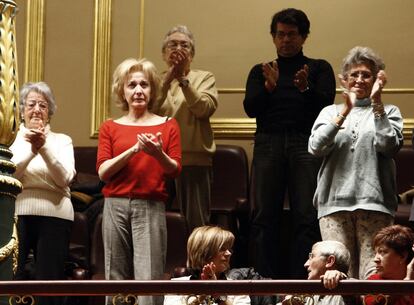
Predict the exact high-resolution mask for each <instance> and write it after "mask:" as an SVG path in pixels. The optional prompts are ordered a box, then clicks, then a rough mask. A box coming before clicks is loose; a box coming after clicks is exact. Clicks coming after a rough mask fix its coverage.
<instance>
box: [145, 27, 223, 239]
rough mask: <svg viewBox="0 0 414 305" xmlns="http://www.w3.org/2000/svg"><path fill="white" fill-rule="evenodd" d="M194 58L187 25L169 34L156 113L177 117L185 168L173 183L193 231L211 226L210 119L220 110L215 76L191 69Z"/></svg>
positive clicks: (164, 51)
mask: <svg viewBox="0 0 414 305" xmlns="http://www.w3.org/2000/svg"><path fill="white" fill-rule="evenodd" d="M194 54H195V45H194V37H193V34H192V33H191V32H190V30H189V29H188V28H187V27H186V26H184V25H178V26H175V27H173V28H172V29H171V30H170V31H168V33H167V34H166V36H165V39H164V42H163V45H162V55H163V58H164V61H165V62H166V63H167V65H168V70H167V71H166V72H165V73H164V74H163V84H162V92H161V93H162V94H161V97H160V99H159V102H158V103H156V105H154V107H153V109H152V110H153V112H154V113H157V114H159V115H162V116H169V117H174V118H175V119H176V120H177V122H178V124H179V125H180V129H181V145H182V164H183V167H182V172H181V174H180V176H179V177H178V178H177V179H176V180H175V183H176V185H175V192H176V197H177V202H178V204H179V207H180V209H181V212H182V213H183V215H184V216H185V218H186V220H187V224H188V228H189V230H190V232H191V231H192V230H193V229H194V228H195V227H199V226H203V225H206V224H209V222H210V196H211V194H210V185H211V171H212V157H213V154H214V152H215V150H216V145H215V143H214V138H213V131H212V129H211V125H210V117H211V116H212V115H213V113H214V112H215V111H216V109H217V105H218V94H217V89H216V80H215V78H214V76H213V74H212V73H210V72H208V71H202V70H196V69H191V62H192V60H193V58H194ZM172 190H174V189H173V188H172Z"/></svg>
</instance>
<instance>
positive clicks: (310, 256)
mask: <svg viewBox="0 0 414 305" xmlns="http://www.w3.org/2000/svg"><path fill="white" fill-rule="evenodd" d="M318 256H323V257H326V256H328V255H326V254H319V255H316V254H313V253H312V252H309V255H308V257H309V259H312V258H315V257H318Z"/></svg>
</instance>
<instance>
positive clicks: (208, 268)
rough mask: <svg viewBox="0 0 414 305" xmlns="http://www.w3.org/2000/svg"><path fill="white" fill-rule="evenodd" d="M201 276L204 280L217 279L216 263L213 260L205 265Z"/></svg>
mask: <svg viewBox="0 0 414 305" xmlns="http://www.w3.org/2000/svg"><path fill="white" fill-rule="evenodd" d="M200 278H201V279H202V280H217V276H216V265H215V264H214V263H213V262H211V263H209V264H207V265H204V267H203V270H201V275H200Z"/></svg>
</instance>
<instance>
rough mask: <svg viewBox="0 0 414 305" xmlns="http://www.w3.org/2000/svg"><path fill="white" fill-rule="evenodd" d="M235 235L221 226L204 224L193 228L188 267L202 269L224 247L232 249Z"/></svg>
mask: <svg viewBox="0 0 414 305" xmlns="http://www.w3.org/2000/svg"><path fill="white" fill-rule="evenodd" d="M233 244H234V235H233V233H231V232H230V231H227V230H224V229H222V228H220V227H213V226H203V227H198V228H195V229H194V230H193V232H192V233H191V235H190V237H189V238H188V243H187V267H189V268H192V269H196V270H201V269H203V267H204V265H206V264H208V263H210V261H211V259H212V258H213V257H214V256H215V255H216V254H217V253H218V252H219V251H220V250H223V249H226V250H227V249H229V250H230V249H231V248H232V247H233Z"/></svg>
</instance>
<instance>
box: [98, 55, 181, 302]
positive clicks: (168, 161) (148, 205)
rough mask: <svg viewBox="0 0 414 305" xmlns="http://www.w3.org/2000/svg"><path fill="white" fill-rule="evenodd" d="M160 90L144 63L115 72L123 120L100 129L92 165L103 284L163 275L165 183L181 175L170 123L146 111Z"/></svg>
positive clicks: (142, 299) (177, 136) (153, 73)
mask: <svg viewBox="0 0 414 305" xmlns="http://www.w3.org/2000/svg"><path fill="white" fill-rule="evenodd" d="M159 88H160V85H159V77H158V74H157V71H156V68H155V66H154V65H153V64H152V63H151V62H150V61H148V60H146V59H141V60H136V59H133V58H130V59H126V60H125V61H123V62H122V63H121V64H120V65H119V66H118V67H117V68H116V69H115V72H114V75H113V83H112V94H113V99H114V101H115V103H116V104H117V105H119V106H120V107H121V108H122V110H124V111H125V114H124V115H123V116H122V117H120V118H118V119H116V120H112V119H110V120H107V121H106V122H104V123H103V124H102V126H101V128H100V130H99V143H98V156H97V164H96V168H97V171H98V174H99V177H100V178H101V180H103V181H105V182H106V185H105V186H104V188H103V190H102V192H103V194H104V196H105V204H104V212H103V223H102V228H103V239H104V254H105V278H106V279H108V280H126V279H137V280H138V279H139V280H151V279H161V278H162V275H163V273H164V265H165V258H166V251H167V229H166V219H165V206H164V202H165V200H166V199H167V192H166V189H165V178H166V177H167V176H169V177H176V176H177V175H178V174H179V173H180V171H181V143H180V130H179V127H178V124H177V122H176V121H175V119H170V118H168V117H161V116H158V115H155V114H153V113H152V112H151V111H150V109H151V106H152V104H153V103H154V101H156V99H157V95H158V92H159ZM108 301H109V300H108ZM162 302H163V300H162V297H139V304H141V305H146V304H148V305H149V304H151V305H152V304H154V305H157V304H162Z"/></svg>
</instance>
